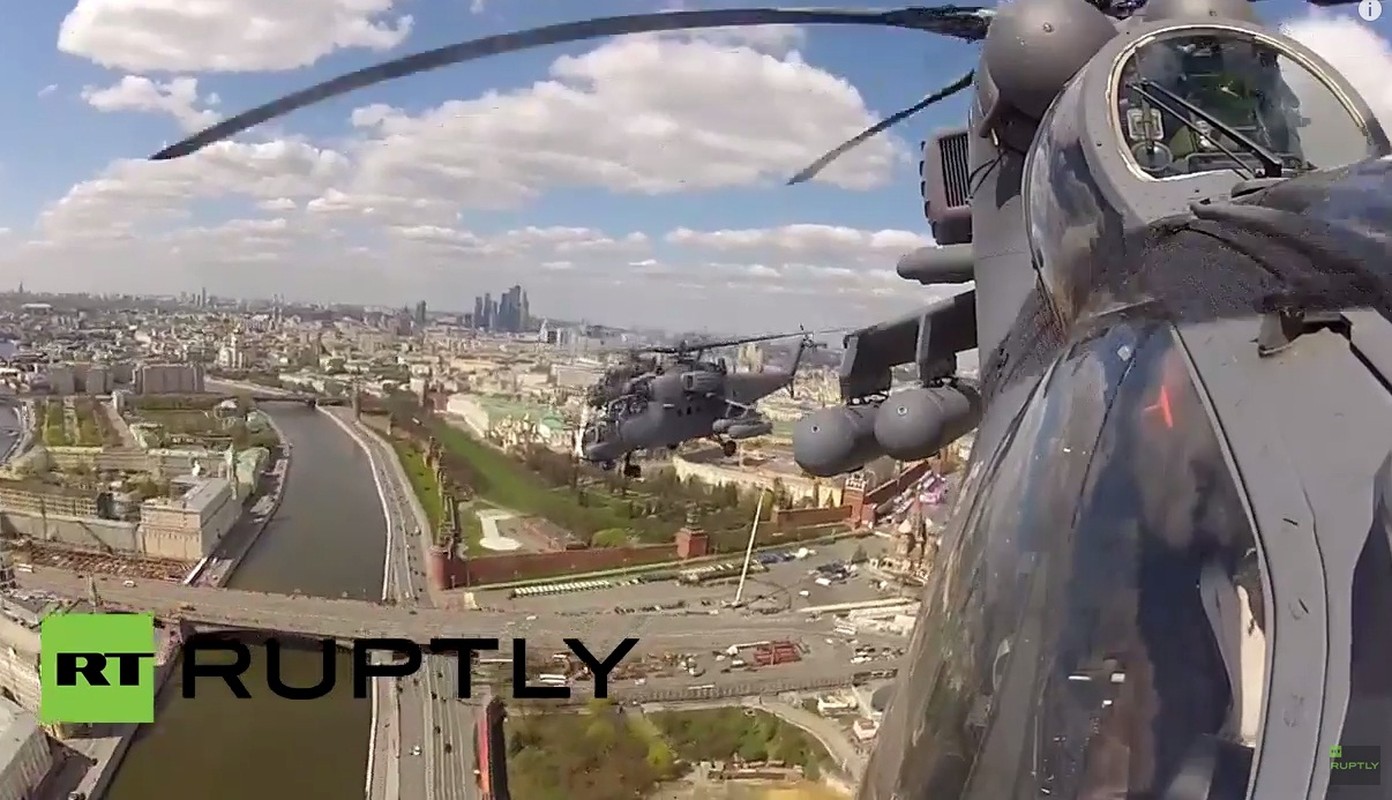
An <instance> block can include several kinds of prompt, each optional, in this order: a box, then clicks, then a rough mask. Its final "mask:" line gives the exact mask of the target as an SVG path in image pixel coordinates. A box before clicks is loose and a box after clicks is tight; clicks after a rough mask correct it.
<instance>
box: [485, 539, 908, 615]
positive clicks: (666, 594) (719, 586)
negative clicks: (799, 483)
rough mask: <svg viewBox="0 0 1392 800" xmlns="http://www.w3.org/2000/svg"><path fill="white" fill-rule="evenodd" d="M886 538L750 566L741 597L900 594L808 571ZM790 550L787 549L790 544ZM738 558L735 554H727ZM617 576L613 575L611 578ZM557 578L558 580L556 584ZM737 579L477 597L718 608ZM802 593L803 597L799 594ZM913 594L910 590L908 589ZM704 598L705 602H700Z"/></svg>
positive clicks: (513, 606)
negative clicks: (818, 577) (825, 581)
mask: <svg viewBox="0 0 1392 800" xmlns="http://www.w3.org/2000/svg"><path fill="white" fill-rule="evenodd" d="M888 545H889V543H888V541H887V540H884V539H878V538H867V539H862V540H843V541H840V542H835V543H832V544H830V545H825V546H819V547H815V548H812V551H813V552H812V554H810V555H809V556H808V557H806V558H803V559H797V560H793V561H785V562H782V563H775V564H770V565H768V566H767V567H766V568H765V570H763V571H758V572H756V571H754V570H751V571H750V574H749V580H748V582H747V584H746V585H745V591H744V597H743V600H744V601H745V602H746V603H749V604H753V605H756V606H769V607H771V608H779V609H792V610H797V609H801V608H805V607H807V606H820V605H829V604H834V603H853V602H861V601H866V600H877V599H883V598H890V597H895V596H899V595H900V594H901V593H902V590H897V589H895V587H893V586H890V587H887V589H886V590H884V591H882V590H881V589H879V588H878V580H877V578H876V577H875V576H872V575H871V574H869V572H870V571H869V570H861V571H860V573H859V574H857V575H853V576H851V577H850V578H848V579H847V580H846V581H844V582H841V583H833V584H832V585H830V586H821V585H818V584H817V583H816V582H815V576H813V575H811V574H809V572H810V571H811V570H813V569H814V568H815V567H817V566H820V565H823V564H827V563H829V562H833V561H841V562H846V561H849V560H850V558H851V556H852V554H854V553H855V551H856V549H857V548H862V549H863V550H864V551H865V553H866V554H867V555H868V556H875V555H878V554H880V553H882V552H883V551H885V550H886V549H887V548H888ZM790 549H792V548H790ZM731 560H732V561H735V562H738V561H739V560H740V559H739V557H737V556H736V557H732V559H731ZM616 580H617V579H616ZM560 582H561V581H557V583H560ZM738 582H739V581H738V577H737V576H736V577H734V578H731V579H721V580H718V581H712V582H709V583H705V584H699V585H689V584H683V583H680V582H678V581H674V580H664V581H654V582H651V583H635V584H630V585H624V586H615V587H612V588H600V589H590V590H585V591H579V592H570V593H565V594H553V595H541V596H534V597H516V598H510V597H509V596H508V592H507V591H506V590H495V591H489V590H483V591H480V592H478V593H477V595H476V597H477V600H478V603H479V605H480V606H482V607H485V608H496V609H510V610H517V611H532V612H536V613H555V612H557V611H568V610H569V611H578V610H614V609H640V608H651V607H653V606H657V605H662V606H670V605H672V604H675V603H678V602H685V603H686V604H687V605H688V607H691V608H701V607H704V606H710V607H713V608H714V607H719V605H720V604H721V602H722V601H730V600H733V599H734V597H735V589H736V585H737V584H738ZM804 592H805V593H806V595H805V596H804V594H803V593H804ZM909 593H910V594H912V592H911V591H910V592H909ZM703 601H704V603H703Z"/></svg>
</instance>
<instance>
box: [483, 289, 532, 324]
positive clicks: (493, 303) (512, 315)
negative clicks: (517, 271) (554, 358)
mask: <svg viewBox="0 0 1392 800" xmlns="http://www.w3.org/2000/svg"><path fill="white" fill-rule="evenodd" d="M473 325H474V327H475V328H478V329H481V330H488V331H497V332H500V333H522V332H523V331H529V330H531V329H532V310H531V304H530V303H529V302H528V300H527V293H526V292H525V291H523V290H522V287H521V286H513V287H511V288H510V289H508V290H507V291H506V292H504V293H503V294H502V295H501V296H500V297H499V298H498V299H497V300H494V299H493V295H492V294H484V295H483V296H482V297H475V298H474V315H473Z"/></svg>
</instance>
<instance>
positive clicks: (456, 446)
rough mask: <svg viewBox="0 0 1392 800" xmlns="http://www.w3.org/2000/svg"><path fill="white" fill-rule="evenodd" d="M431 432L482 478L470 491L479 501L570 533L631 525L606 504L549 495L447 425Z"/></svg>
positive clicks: (508, 461) (519, 469)
mask: <svg viewBox="0 0 1392 800" xmlns="http://www.w3.org/2000/svg"><path fill="white" fill-rule="evenodd" d="M432 430H433V432H434V434H435V436H436V438H437V439H439V441H440V444H441V445H442V446H444V447H446V448H448V449H449V450H450V451H451V452H452V453H454V454H455V455H457V456H459V457H460V458H462V459H464V460H465V461H467V462H468V463H469V465H470V466H472V467H473V469H474V470H475V471H476V472H477V473H478V474H479V475H481V476H482V477H483V483H485V485H482V486H477V487H474V488H475V490H476V491H477V492H478V494H479V496H480V497H481V498H483V499H484V500H487V501H488V502H490V503H493V504H494V505H497V506H499V507H502V508H507V509H511V510H512V511H515V512H517V513H518V514H521V515H523V516H537V517H543V518H545V519H547V520H549V521H551V522H553V523H555V524H557V525H559V526H561V527H563V528H567V529H571V530H575V529H577V528H588V529H589V531H588V532H593V531H596V530H604V529H605V528H624V527H629V526H630V525H631V524H632V523H631V522H630V521H629V520H627V519H625V518H623V517H621V516H620V515H619V514H618V513H616V512H615V511H614V509H613V508H610V507H608V506H607V504H606V505H599V504H596V505H595V506H590V507H582V506H580V505H579V504H578V503H577V502H576V500H575V496H574V495H572V494H570V493H568V492H556V491H553V490H552V488H551V487H549V486H547V485H546V484H545V482H543V481H542V480H541V478H540V477H539V476H537V475H535V474H533V473H532V472H530V471H528V470H527V468H526V467H524V466H523V465H522V464H519V463H518V462H517V461H515V460H513V459H512V458H509V457H508V456H507V455H506V454H504V453H500V452H498V451H497V450H494V449H492V448H491V447H488V446H487V445H485V444H482V443H480V442H478V441H476V440H474V439H473V438H472V437H470V436H469V435H468V434H467V433H464V432H463V431H461V430H459V429H458V428H455V427H453V426H452V425H449V424H448V423H445V422H436V423H435V424H434V425H432ZM577 532H579V531H577Z"/></svg>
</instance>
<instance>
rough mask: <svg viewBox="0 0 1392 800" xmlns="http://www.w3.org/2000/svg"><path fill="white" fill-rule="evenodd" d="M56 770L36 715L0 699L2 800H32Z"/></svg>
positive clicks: (0, 785)
mask: <svg viewBox="0 0 1392 800" xmlns="http://www.w3.org/2000/svg"><path fill="white" fill-rule="evenodd" d="M52 768H53V751H52V750H50V749H49V744H48V737H47V736H45V735H44V732H43V728H41V727H39V721H38V720H37V719H35V718H34V715H33V714H30V713H29V712H28V711H25V710H24V709H22V708H20V707H19V706H17V705H15V704H14V703H12V702H10V701H9V700H6V699H4V698H3V697H0V800H28V798H31V797H33V796H34V794H33V792H34V789H35V788H36V787H37V786H38V785H39V784H40V783H42V782H43V779H44V777H45V776H47V775H48V771H49V770H50V769H52Z"/></svg>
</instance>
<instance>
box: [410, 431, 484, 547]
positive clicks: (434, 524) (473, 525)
mask: <svg viewBox="0 0 1392 800" xmlns="http://www.w3.org/2000/svg"><path fill="white" fill-rule="evenodd" d="M391 442H392V447H393V448H394V449H395V450H396V457H397V458H398V459H399V460H400V461H401V466H402V468H404V469H405V470H406V477H407V479H409V480H410V481H411V488H412V490H414V491H415V493H416V497H417V498H418V499H419V500H420V503H421V507H422V508H424V509H425V516H426V518H427V519H428V520H430V530H431V531H432V533H433V535H434V536H435V538H436V539H437V540H438V539H439V535H440V531H441V527H440V522H441V520H442V519H443V518H444V513H445V510H444V508H443V507H442V506H441V505H440V483H439V481H437V480H436V479H435V471H434V470H432V469H430V467H429V466H428V465H427V464H426V463H425V453H423V452H421V450H420V449H419V448H418V447H416V446H415V445H414V444H413V443H411V442H409V441H407V440H405V439H398V438H393V439H392V440H391ZM472 505H473V503H472V502H470V501H461V502H460V508H459V513H460V514H461V515H463V518H462V519H461V520H460V529H461V530H462V531H463V533H464V542H465V545H466V547H467V548H468V550H469V552H473V551H474V550H475V549H477V548H478V546H479V540H480V539H482V538H483V529H482V526H480V524H479V519H478V515H477V514H475V513H474V511H473V509H472V508H471V506H472Z"/></svg>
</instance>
